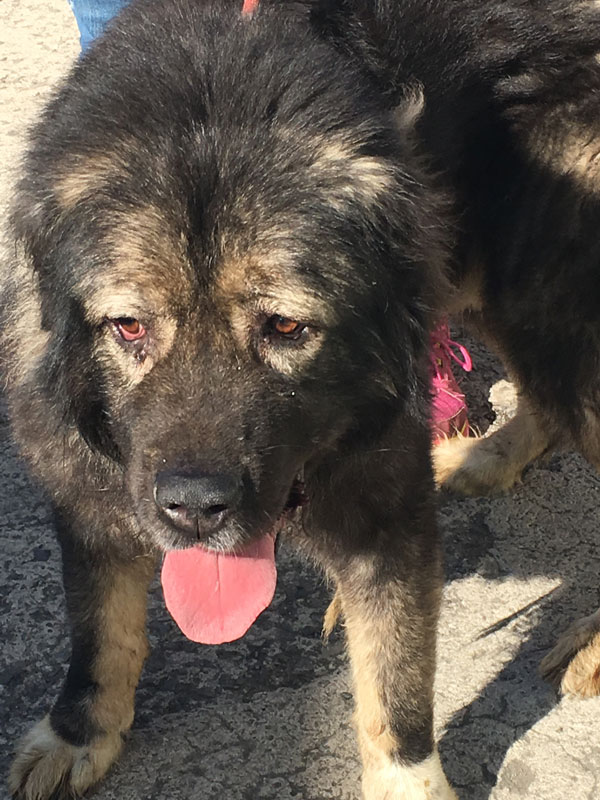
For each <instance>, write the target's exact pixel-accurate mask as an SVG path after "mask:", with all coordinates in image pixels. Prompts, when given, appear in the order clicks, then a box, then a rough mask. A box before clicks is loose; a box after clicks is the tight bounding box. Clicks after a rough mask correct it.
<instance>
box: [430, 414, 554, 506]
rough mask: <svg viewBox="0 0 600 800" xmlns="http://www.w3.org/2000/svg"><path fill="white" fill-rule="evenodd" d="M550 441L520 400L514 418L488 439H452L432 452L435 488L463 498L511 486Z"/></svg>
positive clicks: (456, 437)
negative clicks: (447, 490)
mask: <svg viewBox="0 0 600 800" xmlns="http://www.w3.org/2000/svg"><path fill="white" fill-rule="evenodd" d="M549 444H550V438H549V436H548V433H547V432H546V430H545V429H544V426H543V425H542V424H541V423H540V421H539V419H538V417H537V415H536V413H535V412H534V411H532V410H531V407H530V405H529V404H528V403H527V401H526V400H525V399H524V398H520V399H519V406H518V409H517V413H516V415H515V416H514V417H513V418H512V419H511V420H509V421H508V422H507V423H506V424H505V425H503V426H502V427H501V428H499V429H498V430H497V431H495V432H494V433H492V434H491V435H490V436H485V437H477V438H473V437H470V438H467V437H462V436H455V437H452V438H451V439H445V440H443V441H442V442H440V443H439V444H437V445H435V447H434V448H433V464H434V471H435V480H436V483H437V485H438V486H442V487H444V488H446V489H451V490H452V491H456V492H459V493H461V494H466V495H487V494H494V493H496V492H502V491H506V490H507V489H510V488H511V487H512V486H514V484H515V483H517V482H518V481H519V480H520V478H521V474H522V472H523V470H524V469H525V467H526V466H527V465H528V464H529V463H530V462H531V461H533V460H534V459H535V458H537V457H538V456H540V455H541V454H542V453H543V452H544V451H545V450H546V449H547V448H548V446H549Z"/></svg>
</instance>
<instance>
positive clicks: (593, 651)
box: [540, 609, 600, 697]
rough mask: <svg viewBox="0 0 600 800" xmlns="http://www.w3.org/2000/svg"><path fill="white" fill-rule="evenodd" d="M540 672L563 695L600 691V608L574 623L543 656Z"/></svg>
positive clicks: (594, 693)
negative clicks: (558, 688)
mask: <svg viewBox="0 0 600 800" xmlns="http://www.w3.org/2000/svg"><path fill="white" fill-rule="evenodd" d="M540 672H541V674H542V676H543V677H544V678H545V679H546V680H548V681H550V682H551V683H552V684H554V685H555V686H556V687H558V686H560V689H561V691H562V692H563V694H569V695H573V696H578V697H595V696H596V695H599V694H600V609H598V611H596V612H595V613H594V614H590V615H589V616H588V617H584V618H583V619H580V620H577V621H576V622H574V623H573V624H572V625H571V626H570V628H569V629H568V630H567V631H566V632H565V633H564V634H563V635H562V636H561V637H560V639H559V640H558V642H557V644H556V646H555V647H554V648H553V649H552V650H551V652H550V653H548V655H547V656H546V657H545V658H544V659H543V661H542V663H541V665H540Z"/></svg>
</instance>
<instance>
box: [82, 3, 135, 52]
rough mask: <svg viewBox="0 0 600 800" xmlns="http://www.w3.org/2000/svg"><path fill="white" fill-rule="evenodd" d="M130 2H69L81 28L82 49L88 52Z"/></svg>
mask: <svg viewBox="0 0 600 800" xmlns="http://www.w3.org/2000/svg"><path fill="white" fill-rule="evenodd" d="M128 2H129V0H69V5H70V6H71V9H72V11H73V14H75V19H76V20H77V27H78V28H79V34H80V42H81V49H82V50H87V48H88V47H89V46H90V44H91V43H92V42H93V40H94V39H95V38H96V36H99V35H100V34H101V33H102V31H103V30H104V28H106V24H107V23H108V21H109V20H110V19H112V17H114V16H115V14H117V13H118V12H119V11H120V10H121V9H122V8H123V6H126V5H127V4H128Z"/></svg>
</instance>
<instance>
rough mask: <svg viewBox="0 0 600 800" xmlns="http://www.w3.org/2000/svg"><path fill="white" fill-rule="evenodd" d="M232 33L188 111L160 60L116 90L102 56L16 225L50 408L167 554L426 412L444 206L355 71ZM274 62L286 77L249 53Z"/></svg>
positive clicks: (34, 157)
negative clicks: (28, 268)
mask: <svg viewBox="0 0 600 800" xmlns="http://www.w3.org/2000/svg"><path fill="white" fill-rule="evenodd" d="M132 13H133V12H132ZM207 35H208V34H207ZM227 37H229V39H231V41H229V45H228V47H227V48H225V49H223V45H222V43H221V45H220V47H221V50H219V51H218V53H214V52H211V51H210V48H209V45H208V43H205V44H204V45H202V46H203V47H205V48H207V49H208V50H209V52H208V53H204V52H199V53H198V54H197V57H198V64H197V65H196V67H195V68H196V71H197V73H198V74H201V75H202V78H203V81H200V80H198V82H197V83H195V84H194V83H193V81H192V80H191V79H190V81H189V82H188V84H189V85H186V87H184V89H185V88H187V90H188V92H189V94H190V96H189V97H183V96H181V92H183V91H184V89H182V88H181V80H180V78H178V89H179V90H180V95H176V96H174V95H173V94H172V93H171V92H170V91H168V90H162V91H161V89H160V86H161V78H163V79H164V76H163V75H162V74H161V73H160V70H161V69H162V68H163V66H162V65H161V63H160V59H159V60H157V62H156V63H155V64H152V65H151V71H152V70H158V72H159V75H158V77H157V78H156V80H154V81H153V80H152V79H151V78H152V75H147V74H145V73H144V74H136V72H135V69H132V67H131V64H129V63H126V64H124V69H123V71H122V73H121V72H120V71H119V69H118V68H117V67H115V64H114V61H113V63H112V71H111V78H110V80H111V81H113V83H112V85H111V86H109V87H108V89H107V87H106V79H105V77H104V75H101V72H102V62H100V67H98V68H97V67H96V65H95V62H94V55H93V54H92V57H91V58H90V61H89V63H85V62H84V64H83V65H82V66H81V67H80V68H78V69H79V70H80V72H81V76H80V80H81V82H87V84H88V86H87V88H86V92H84V98H85V105H84V107H81V108H80V107H78V104H77V97H76V92H75V93H74V94H73V93H71V95H70V96H67V95H65V96H64V97H63V96H59V97H58V99H57V101H56V103H55V106H54V107H51V109H50V112H49V113H48V115H47V118H46V119H45V120H44V122H43V128H40V130H43V132H44V136H48V137H49V141H51V142H52V148H53V149H54V152H50V153H49V152H48V148H47V147H46V149H44V146H45V145H46V144H47V142H45V141H44V142H42V145H43V146H42V147H38V148H37V149H36V148H34V149H33V151H32V154H31V156H30V159H31V162H32V163H33V164H34V166H35V167H36V169H31V168H30V170H29V178H28V181H29V184H28V183H27V182H25V183H24V184H23V186H22V191H21V198H20V209H21V211H22V213H21V216H20V217H19V218H18V219H17V221H16V227H17V233H18V234H19V236H20V238H21V239H22V240H24V242H25V245H26V247H27V249H28V250H29V254H30V257H31V259H32V262H33V264H34V267H35V269H36V271H37V273H38V275H39V280H40V295H41V312H42V319H43V325H44V326H45V327H46V328H47V329H48V330H49V334H50V336H49V345H48V350H47V355H46V359H45V368H46V369H47V370H48V372H49V375H50V383H52V384H54V385H55V386H56V393H57V398H60V400H57V402H63V403H64V404H65V409H66V413H68V414H69V415H70V416H71V417H72V418H73V420H74V422H75V424H76V425H77V427H78V428H79V430H80V432H81V433H82V435H83V436H84V438H85V439H86V440H87V441H88V443H89V444H90V446H91V447H92V448H94V449H96V450H99V451H101V452H102V453H104V454H105V455H106V456H108V457H110V458H112V459H114V460H116V461H118V462H119V463H120V464H121V465H122V468H123V470H124V474H125V482H126V485H127V487H128V489H129V492H130V494H131V497H132V501H133V509H134V512H135V514H136V516H137V517H138V519H139V521H140V523H141V524H142V526H143V528H144V530H146V531H147V532H148V533H149V534H150V536H151V537H152V540H153V541H154V543H155V544H157V545H158V546H160V547H162V548H169V547H179V546H186V545H189V544H191V543H195V542H198V541H201V542H203V543H204V544H206V545H207V546H209V547H211V548H215V549H231V548H235V547H236V546H237V545H238V544H241V543H243V542H244V541H246V540H248V539H250V538H252V537H255V536H259V535H262V534H263V533H264V532H265V531H266V530H269V529H271V528H272V527H273V526H274V525H275V524H276V521H277V519H278V518H279V517H280V516H281V514H282V512H284V510H285V509H286V508H287V507H294V506H296V505H297V504H298V503H299V499H300V482H301V479H302V474H303V470H304V469H305V467H306V466H309V467H310V465H311V464H313V463H314V462H315V460H317V459H318V458H319V457H320V456H321V455H323V454H324V453H327V452H329V451H331V450H332V449H333V448H336V447H339V446H340V443H342V442H344V441H346V440H349V439H352V438H353V437H354V438H356V437H357V436H358V435H359V434H358V432H359V431H360V435H361V436H363V437H365V436H366V435H367V433H368V431H370V430H372V429H378V430H379V429H381V428H382V427H383V426H385V424H386V420H387V419H388V417H389V416H390V415H392V414H394V413H396V412H397V411H398V410H399V409H402V408H403V407H405V406H406V405H407V403H411V402H417V401H416V400H415V398H416V397H417V396H418V392H419V385H418V384H419V370H418V367H417V361H418V358H419V356H420V353H421V352H422V350H423V345H424V341H425V328H426V323H427V314H428V310H429V308H428V307H429V305H430V303H431V295H430V276H431V272H432V270H436V269H437V268H438V267H439V263H440V254H439V240H438V231H437V230H436V227H435V215H434V214H433V213H432V214H431V218H429V217H428V215H429V209H430V207H431V206H430V196H429V194H428V192H427V190H426V189H425V188H424V187H423V186H422V185H421V184H420V182H419V181H418V180H417V179H415V175H418V169H417V168H415V167H414V165H413V164H412V158H411V156H410V154H409V152H408V149H407V147H406V146H405V144H404V143H403V141H402V137H401V136H400V134H399V133H398V131H397V130H396V129H395V127H394V122H393V116H392V114H391V112H390V111H389V110H388V109H386V108H385V107H384V106H382V105H378V102H377V101H376V100H373V99H372V98H371V96H370V85H369V84H368V83H367V82H366V81H365V79H364V77H363V76H361V75H359V74H357V73H355V72H354V71H353V69H352V68H351V67H350V66H349V65H348V64H346V63H345V62H343V63H342V64H341V66H340V64H339V63H338V62H339V58H340V57H339V56H338V55H334V54H333V53H332V52H330V51H329V49H328V48H326V47H325V46H323V47H321V46H317V45H315V44H314V41H313V40H312V39H311V40H310V42H309V44H310V47H309V48H308V51H307V52H303V51H302V48H301V47H299V45H302V44H303V43H298V42H294V43H293V46H292V43H290V42H286V39H285V31H283V32H282V33H281V36H280V39H281V41H278V42H276V43H275V44H274V43H273V42H272V41H269V42H268V44H267V43H266V42H262V43H260V42H259V43H258V44H257V41H256V40H257V39H259V38H260V28H257V29H256V31H254V30H253V29H252V28H251V27H250V26H248V25H238V26H235V25H234V26H233V27H232V29H231V31H228V32H227ZM216 38H217V40H218V37H216ZM116 44H118V37H116V36H115V37H113V40H112V45H111V46H116ZM130 45H131V43H129V46H130ZM142 45H143V43H142ZM198 46H199V48H200V47H201V46H200V45H198ZM275 46H278V47H281V48H282V50H283V52H284V53H285V55H281V54H280V55H279V62H280V63H281V62H282V61H283V62H285V60H286V58H287V59H288V61H289V62H290V64H291V67H290V69H291V71H292V72H293V74H294V76H295V78H294V82H292V83H290V82H289V81H288V80H287V79H286V77H285V72H284V73H283V74H282V75H279V73H278V74H277V75H274V74H273V70H272V68H271V65H270V63H269V57H268V56H267V55H265V56H264V57H263V61H261V60H260V58H258V57H257V53H268V51H269V48H272V47H275ZM307 47H308V45H307ZM315 49H316V50H317V51H318V52H316V53H315V52H312V51H314V50H315ZM288 50H289V52H288ZM223 52H228V53H229V52H231V53H234V54H235V56H234V57H233V60H232V61H231V63H229V62H228V63H226V64H223ZM249 54H250V55H249ZM159 55H160V54H159ZM177 55H178V54H177V52H176V51H174V50H173V48H171V50H170V51H169V58H168V63H169V64H170V65H171V67H172V68H173V69H175V68H176V61H177ZM121 57H122V54H120V53H116V54H115V58H117V59H119V58H121ZM186 58H187V55H186ZM263 62H264V63H263ZM165 63H167V62H165ZM174 63H175V66H173V64H174ZM248 64H251V68H249V67H248ZM315 64H317V65H318V64H321V65H322V69H319V68H318V67H315ZM292 67H293V69H292ZM96 69H98V74H95V70H96ZM181 69H182V70H183V69H184V67H183V66H182V67H181ZM185 69H189V63H188V61H187V60H186V62H185ZM280 71H281V66H280ZM95 80H98V81H99V83H100V84H101V85H100V88H99V89H98V92H97V94H96V97H95V98H94V96H93V94H94V92H93V91H92V90H90V85H92V86H93V85H94V81H95ZM164 82H165V81H164V80H163V83H164ZM74 83H77V80H74ZM90 95H92V100H93V101H94V102H90ZM74 98H75V99H74ZM91 107H93V113H91V112H90V108H91ZM136 108H143V109H144V113H142V114H138V113H136V111H135V109H136ZM182 108H183V109H184V111H185V113H182ZM132 109H133V110H132ZM74 116H77V120H78V122H77V135H76V136H75V137H74V136H73V132H72V129H71V128H69V123H70V122H71V121H72V119H73V117H74ZM66 130H68V131H69V132H68V134H67V133H64V131H66ZM63 142H64V146H61V143H63ZM52 148H50V150H52ZM32 176H33V177H32ZM26 206H27V209H26V210H24V209H25V207H26ZM17 214H19V211H17ZM367 438H368V436H367Z"/></svg>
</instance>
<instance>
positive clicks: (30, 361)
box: [2, 258, 49, 385]
mask: <svg viewBox="0 0 600 800" xmlns="http://www.w3.org/2000/svg"><path fill="white" fill-rule="evenodd" d="M11 281H14V284H15V286H16V287H17V291H18V302H17V303H16V305H15V310H14V312H13V313H12V314H11V316H10V319H9V321H8V323H7V324H6V326H5V328H4V330H3V332H2V339H3V342H2V344H3V347H4V346H6V347H7V349H8V351H9V353H10V358H7V359H6V366H5V370H6V371H5V374H4V378H5V379H6V380H8V381H9V382H10V383H12V384H14V385H20V384H24V383H26V382H28V381H29V380H30V379H31V378H32V376H35V374H36V372H37V371H38V369H39V365H40V361H41V359H42V358H43V356H44V353H45V352H46V348H47V345H48V340H49V333H48V331H45V330H42V321H41V310H40V307H41V303H40V297H39V289H38V285H37V278H36V276H35V275H34V274H33V270H32V269H31V268H30V266H29V265H28V264H27V263H26V261H25V259H24V258H21V259H19V260H18V261H16V262H15V264H14V265H13V272H12V274H11Z"/></svg>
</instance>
